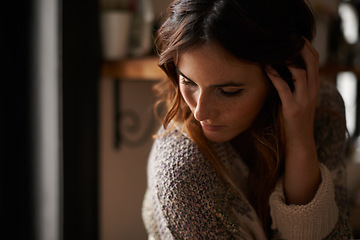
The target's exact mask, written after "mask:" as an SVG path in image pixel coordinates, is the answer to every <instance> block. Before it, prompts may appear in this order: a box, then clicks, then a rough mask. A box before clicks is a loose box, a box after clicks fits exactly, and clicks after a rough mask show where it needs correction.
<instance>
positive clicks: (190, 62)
mask: <svg viewBox="0 0 360 240" xmlns="http://www.w3.org/2000/svg"><path fill="white" fill-rule="evenodd" d="M178 68H179V70H180V71H181V72H182V73H184V74H185V75H186V76H187V77H189V78H190V79H191V80H193V81H197V80H201V79H203V78H206V79H207V81H212V80H214V81H216V82H219V81H220V82H221V81H229V80H232V81H236V80H237V79H238V80H241V81H245V80H247V79H250V78H253V77H255V76H258V75H259V74H261V75H262V74H263V73H262V69H261V67H260V65H258V64H256V63H252V62H247V61H245V60H241V59H238V58H236V57H235V56H233V55H232V54H230V53H229V52H227V51H226V50H225V49H223V48H222V47H221V46H219V45H217V44H214V43H211V44H205V45H201V46H198V47H196V48H193V49H190V50H188V51H185V52H184V53H182V54H181V55H180V57H179V62H178Z"/></svg>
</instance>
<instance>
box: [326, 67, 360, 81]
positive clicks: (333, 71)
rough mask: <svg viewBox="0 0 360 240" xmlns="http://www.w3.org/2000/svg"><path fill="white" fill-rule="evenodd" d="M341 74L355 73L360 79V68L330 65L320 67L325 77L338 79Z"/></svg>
mask: <svg viewBox="0 0 360 240" xmlns="http://www.w3.org/2000/svg"><path fill="white" fill-rule="evenodd" d="M340 72H353V73H354V74H355V75H356V76H357V78H358V79H360V68H355V67H352V66H340V65H336V64H328V65H325V66H322V67H320V75H321V76H323V77H332V78H336V76H337V74H338V73H340Z"/></svg>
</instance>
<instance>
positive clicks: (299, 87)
mask: <svg viewBox="0 0 360 240" xmlns="http://www.w3.org/2000/svg"><path fill="white" fill-rule="evenodd" d="M288 69H289V71H290V72H291V75H292V77H293V83H294V94H295V95H301V94H304V93H307V92H308V83H307V74H306V70H305V69H302V68H298V67H292V66H288Z"/></svg>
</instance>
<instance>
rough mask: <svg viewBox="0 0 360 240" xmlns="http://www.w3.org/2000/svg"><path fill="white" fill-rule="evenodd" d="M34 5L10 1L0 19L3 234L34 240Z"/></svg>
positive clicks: (24, 0)
mask: <svg viewBox="0 0 360 240" xmlns="http://www.w3.org/2000/svg"><path fill="white" fill-rule="evenodd" d="M32 2H33V1H32V0H20V1H7V2H4V3H3V4H2V6H1V7H2V9H8V10H9V9H16V14H15V12H13V13H14V14H12V13H10V12H8V14H7V13H6V11H3V14H2V15H1V17H2V18H1V23H0V24H1V40H0V42H1V44H0V48H1V51H0V52H1V59H2V64H1V65H2V67H1V81H0V139H1V144H0V220H1V223H2V224H1V225H0V226H1V227H0V232H1V236H0V238H2V236H12V238H13V239H31V238H32V236H33V226H32V212H31V211H32V210H31V209H32V185H31V166H32V165H31V163H32V161H31V155H32V153H31V147H30V144H31V142H30V128H29V126H30V107H31V104H30V101H29V100H30V92H29V89H30V83H31V81H30V80H31V77H30V76H31V71H30V69H31V67H30V65H31V60H30V44H31V33H30V28H31V24H32V22H31V21H30V19H31V18H32V16H31V12H32V11H31V7H32Z"/></svg>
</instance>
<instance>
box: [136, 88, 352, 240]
mask: <svg viewBox="0 0 360 240" xmlns="http://www.w3.org/2000/svg"><path fill="white" fill-rule="evenodd" d="M342 116H344V105H343V101H342V98H341V97H340V95H339V94H338V92H337V91H336V90H335V88H334V87H332V86H330V85H329V84H325V85H323V86H322V88H321V90H320V93H319V98H318V110H317V112H316V117H315V122H314V128H315V131H314V136H315V141H316V144H317V151H318V158H319V161H320V170H321V179H322V181H321V184H320V186H319V188H318V190H317V192H316V194H315V196H314V198H313V200H312V201H311V202H309V203H308V204H306V205H287V204H286V203H285V196H284V191H283V180H282V178H280V179H279V180H278V183H277V185H276V187H275V189H274V191H273V193H272V194H271V195H270V199H269V203H270V214H271V219H272V236H271V238H272V239H297V240H300V239H306V240H310V239H311V240H316V239H350V238H351V231H350V228H349V223H348V219H349V209H348V202H347V190H346V182H345V180H346V176H345V167H346V161H345V147H346V135H345V132H346V127H345V118H344V117H342ZM162 133H164V130H163V129H161V130H160V135H161V134H162ZM213 147H214V149H215V151H216V152H217V154H218V156H219V157H220V159H221V161H223V162H224V164H225V166H226V167H227V168H228V169H229V170H231V171H233V173H234V174H235V176H236V181H237V182H238V184H239V189H241V191H240V192H238V191H237V192H235V190H234V188H232V187H230V186H229V183H228V182H227V181H226V180H224V178H223V177H222V176H220V174H218V172H217V171H216V170H215V169H214V168H213V166H212V165H211V164H210V163H209V162H208V161H207V158H206V157H205V155H204V154H203V153H202V152H201V151H200V149H199V147H198V146H197V145H196V144H195V143H194V142H193V141H192V140H191V139H190V138H189V137H188V136H187V135H186V134H184V133H182V132H181V131H179V130H178V129H176V128H174V129H173V130H171V131H169V132H166V133H164V134H162V135H161V136H160V137H158V138H157V139H156V140H155V141H154V144H153V148H152V151H151V153H150V156H149V162H148V185H147V191H146V193H145V197H144V201H143V208H142V214H143V221H144V224H145V227H146V229H147V232H148V236H149V239H245V240H250V239H259V240H261V239H266V236H265V234H264V231H263V230H262V227H261V223H260V220H259V218H258V216H257V214H256V211H255V210H254V208H253V207H252V205H251V204H250V203H249V202H248V200H247V192H248V191H251V189H249V187H248V186H247V178H248V174H249V170H248V168H247V166H246V165H245V164H244V163H243V162H242V160H241V158H240V156H239V154H238V153H237V151H235V149H234V148H233V146H232V145H231V144H230V143H214V144H213Z"/></svg>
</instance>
